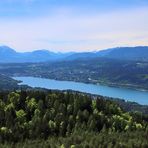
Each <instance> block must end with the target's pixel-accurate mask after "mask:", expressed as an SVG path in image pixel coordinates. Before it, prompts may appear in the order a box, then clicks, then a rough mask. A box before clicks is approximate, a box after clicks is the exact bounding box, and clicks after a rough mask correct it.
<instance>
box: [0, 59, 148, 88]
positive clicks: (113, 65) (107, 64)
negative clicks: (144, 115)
mask: <svg viewBox="0 0 148 148" xmlns="http://www.w3.org/2000/svg"><path fill="white" fill-rule="evenodd" d="M0 73H1V74H4V75H7V76H35V77H44V78H49V79H57V80H68V81H79V82H84V83H95V84H96V83H102V84H106V85H111V86H122V87H130V88H136V89H137V88H140V89H147V90H148V62H142V61H121V60H113V59H106V58H97V59H91V60H86V59H83V60H75V61H68V62H67V61H64V62H55V63H33V64H31V63H30V64H28V63H27V64H25V63H24V64H0Z"/></svg>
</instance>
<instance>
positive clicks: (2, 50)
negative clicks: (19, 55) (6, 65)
mask: <svg viewBox="0 0 148 148" xmlns="http://www.w3.org/2000/svg"><path fill="white" fill-rule="evenodd" d="M6 52H7V53H16V51H15V50H14V49H12V48H10V47H8V46H0V53H6Z"/></svg>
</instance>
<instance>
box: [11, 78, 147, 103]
mask: <svg viewBox="0 0 148 148" xmlns="http://www.w3.org/2000/svg"><path fill="white" fill-rule="evenodd" d="M13 78H14V79H15V80H21V81H22V83H20V84H26V85H29V86H31V87H41V88H47V89H58V90H67V89H71V90H75V91H80V92H86V93H91V94H96V95H103V96H109V97H114V98H121V99H125V100H128V101H134V102H138V103H139V104H146V105H148V91H139V90H132V89H127V88H116V87H109V86H103V85H93V84H84V83H78V82H71V81H57V80H51V79H44V78H35V77H13Z"/></svg>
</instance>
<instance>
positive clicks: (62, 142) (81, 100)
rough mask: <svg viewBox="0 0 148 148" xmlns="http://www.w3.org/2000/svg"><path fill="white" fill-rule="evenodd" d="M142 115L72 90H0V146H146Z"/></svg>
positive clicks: (145, 120) (147, 119)
mask: <svg viewBox="0 0 148 148" xmlns="http://www.w3.org/2000/svg"><path fill="white" fill-rule="evenodd" d="M147 139H148V117H147V116H145V115H142V114H138V113H136V112H135V113H128V112H125V111H124V110H123V109H121V108H120V107H119V106H118V105H117V104H116V103H114V102H112V101H109V100H105V99H104V98H103V97H101V96H100V97H98V98H97V99H95V100H92V98H90V97H88V96H86V95H81V94H78V93H68V92H64V93H62V92H55V91H54V92H52V91H48V92H45V91H44V92H43V91H19V92H10V93H8V92H1V93H0V143H1V144H0V147H2V148H3V147H16V148H17V147H18V148H19V147H25V148H29V147H30V148H31V147H43V148H45V147H51V148H54V147H55V148H56V147H57V148H59V147H61V148H70V147H71V148H98V147H104V148H105V147H108V148H111V147H133V148H135V147H137V148H140V147H143V148H146V147H148V141H147Z"/></svg>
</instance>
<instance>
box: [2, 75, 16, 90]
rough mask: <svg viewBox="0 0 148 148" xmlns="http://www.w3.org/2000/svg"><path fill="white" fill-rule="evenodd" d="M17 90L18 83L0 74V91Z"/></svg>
mask: <svg viewBox="0 0 148 148" xmlns="http://www.w3.org/2000/svg"><path fill="white" fill-rule="evenodd" d="M16 88H18V81H16V80H13V79H12V78H10V77H7V76H5V75H1V74H0V90H13V89H16Z"/></svg>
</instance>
